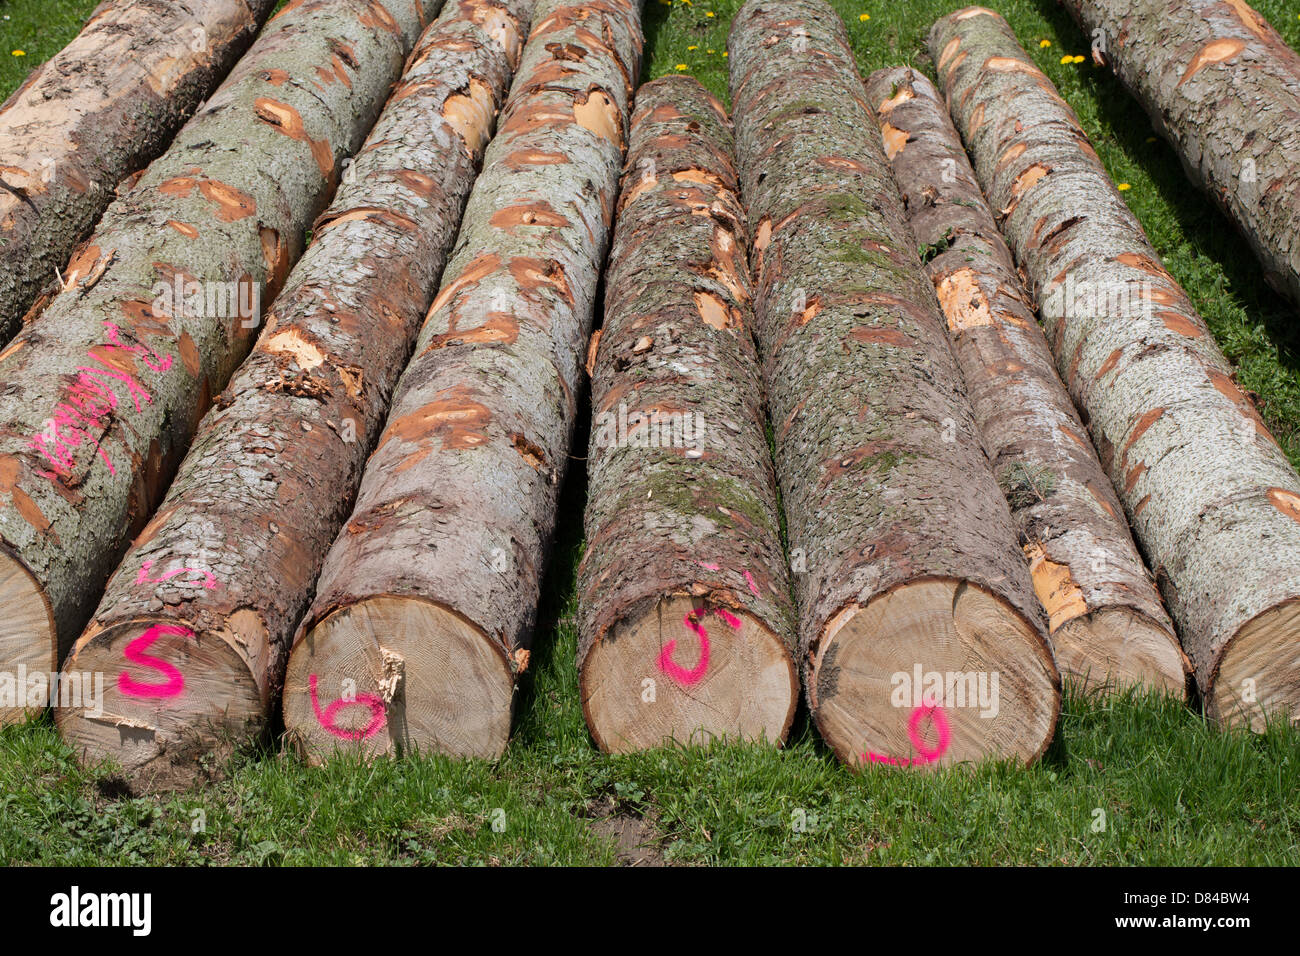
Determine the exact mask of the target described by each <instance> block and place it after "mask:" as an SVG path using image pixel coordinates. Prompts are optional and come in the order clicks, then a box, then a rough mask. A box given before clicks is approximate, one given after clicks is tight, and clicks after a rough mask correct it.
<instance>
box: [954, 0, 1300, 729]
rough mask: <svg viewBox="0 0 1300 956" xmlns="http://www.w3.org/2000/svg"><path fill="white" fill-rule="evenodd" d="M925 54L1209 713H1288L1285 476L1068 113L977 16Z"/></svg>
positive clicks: (1296, 698) (965, 18)
mask: <svg viewBox="0 0 1300 956" xmlns="http://www.w3.org/2000/svg"><path fill="white" fill-rule="evenodd" d="M930 48H931V51H932V53H933V55H934V58H935V63H936V66H937V70H938V75H939V79H940V86H941V88H942V89H943V92H944V95H945V97H946V99H947V102H948V106H949V109H950V110H951V112H952V114H953V117H954V119H955V120H956V125H957V128H958V129H959V130H960V131H961V133H962V137H963V139H964V140H965V143H966V146H967V149H968V150H969V151H970V152H971V154H972V156H973V157H974V160H975V171H976V174H977V175H978V177H979V180H980V183H981V185H982V186H983V188H984V192H985V193H986V195H987V196H988V198H989V201H990V204H991V205H992V207H993V208H994V209H997V210H999V216H1000V217H1001V219H1002V224H1001V225H1002V231H1003V233H1004V234H1005V235H1006V237H1007V240H1008V242H1009V244H1010V246H1011V248H1012V250H1013V252H1014V253H1015V256H1016V259H1017V261H1018V262H1019V265H1020V269H1021V270H1022V271H1023V273H1024V274H1025V276H1026V277H1027V280H1028V287H1029V290H1030V292H1031V293H1032V294H1033V296H1034V297H1035V299H1036V300H1037V301H1038V303H1039V307H1040V310H1041V314H1042V319H1043V324H1044V327H1045V328H1046V332H1047V337H1048V341H1049V343H1050V345H1051V347H1052V351H1053V353H1054V355H1055V357H1056V367H1057V371H1058V372H1059V374H1060V376H1061V378H1062V380H1063V382H1064V383H1065V386H1066V388H1067V390H1068V391H1069V393H1070V396H1071V398H1073V400H1074V403H1075V405H1076V407H1077V408H1078V409H1079V410H1080V412H1081V414H1082V415H1083V417H1084V420H1085V421H1086V422H1087V424H1088V427H1089V429H1090V430H1091V432H1092V438H1093V443H1094V444H1095V445H1096V446H1097V449H1098V451H1099V452H1100V457H1101V461H1102V464H1103V465H1104V466H1105V468H1106V471H1107V474H1108V475H1109V476H1110V478H1111V481H1112V482H1113V483H1114V485H1115V488H1116V490H1117V491H1118V492H1119V495H1120V498H1121V500H1122V501H1123V503H1124V508H1125V510H1126V512H1127V514H1128V518H1129V521H1130V523H1131V525H1132V527H1133V531H1134V535H1135V537H1136V539H1137V541H1138V543H1139V544H1140V545H1141V547H1142V549H1143V551H1144V553H1145V556H1146V558H1147V561H1148V563H1149V564H1150V566H1151V568H1152V569H1153V570H1154V572H1155V576H1156V582H1157V584H1158V585H1159V587H1160V590H1161V592H1162V594H1163V595H1164V598H1165V603H1166V606H1167V607H1168V609H1169V612H1170V615H1171V617H1172V618H1173V620H1174V623H1175V624H1176V625H1177V626H1178V631H1179V634H1180V635H1181V636H1182V640H1183V647H1184V649H1185V650H1186V651H1187V654H1188V656H1189V657H1190V658H1191V662H1192V664H1193V666H1194V668H1195V673H1196V678H1197V681H1198V682H1199V684H1200V689H1201V693H1202V696H1203V698H1204V701H1205V706H1206V710H1207V712H1208V714H1209V715H1210V716H1212V717H1214V718H1216V719H1219V720H1222V721H1225V722H1230V723H1245V724H1249V725H1250V726H1251V727H1253V728H1256V729H1258V728H1261V727H1263V726H1264V724H1265V721H1266V718H1267V716H1269V715H1280V716H1282V717H1283V718H1284V719H1290V720H1293V721H1294V720H1296V719H1297V717H1300V640H1297V637H1298V636H1300V477H1298V476H1297V475H1296V473H1295V471H1294V470H1293V469H1292V468H1291V465H1290V464H1289V463H1288V461H1287V459H1286V456H1285V455H1284V454H1283V453H1282V451H1281V449H1280V448H1279V447H1278V446H1277V443H1276V442H1275V441H1274V440H1273V438H1272V436H1271V435H1270V434H1269V432H1268V429H1267V428H1265V427H1264V424H1263V422H1262V421H1261V420H1260V418H1259V415H1258V413H1257V412H1256V411H1255V409H1254V407H1253V406H1252V404H1251V402H1250V400H1249V399H1248V398H1247V397H1246V396H1245V395H1244V394H1243V393H1242V391H1241V389H1240V388H1238V387H1237V385H1236V383H1235V382H1234V381H1233V378H1232V368H1231V366H1230V365H1229V364H1228V361H1227V360H1226V359H1225V358H1224V357H1223V354H1222V353H1221V352H1220V351H1219V349H1218V347H1217V346H1216V345H1215V343H1214V339H1213V337H1212V336H1211V335H1210V332H1209V329H1208V328H1207V327H1206V325H1205V322H1204V321H1203V320H1202V319H1201V317H1200V316H1199V315H1198V314H1197V312H1196V310H1195V308H1194V307H1193V306H1192V303H1191V301H1190V300H1189V299H1188V297H1187V294H1186V292H1184V291H1183V289H1182V288H1181V287H1179V285H1178V283H1177V282H1175V281H1174V279H1173V277H1172V276H1170V275H1169V273H1168V272H1167V271H1166V270H1165V268H1164V266H1163V265H1161V263H1160V259H1159V256H1158V255H1157V253H1156V251H1155V249H1154V248H1152V246H1151V244H1150V242H1148V240H1147V238H1146V235H1145V234H1144V233H1143V231H1142V227H1141V226H1140V224H1139V223H1138V221H1137V219H1136V218H1135V217H1134V215H1133V214H1132V213H1131V212H1130V211H1129V209H1128V207H1126V206H1125V205H1124V202H1123V200H1122V199H1121V197H1120V194H1119V192H1118V191H1117V190H1116V188H1115V186H1114V184H1113V183H1112V182H1111V180H1110V178H1109V177H1108V176H1107V175H1106V170H1105V169H1104V167H1103V166H1102V164H1101V162H1100V160H1099V159H1098V158H1097V155H1096V153H1095V152H1094V151H1093V149H1092V147H1091V146H1090V145H1089V143H1088V138H1087V136H1086V135H1085V133H1084V131H1083V129H1082V127H1081V126H1080V125H1079V121H1078V119H1077V117H1076V116H1075V115H1074V112H1073V111H1072V110H1071V109H1070V107H1069V106H1068V105H1067V104H1066V103H1065V101H1064V100H1062V99H1061V97H1060V95H1059V94H1058V93H1057V92H1056V90H1055V88H1054V87H1053V86H1052V84H1051V82H1050V81H1049V80H1048V79H1047V77H1046V76H1045V75H1044V74H1043V73H1042V72H1041V71H1040V70H1039V69H1038V68H1037V67H1036V66H1034V64H1033V62H1032V60H1031V59H1030V57H1029V56H1028V54H1026V53H1025V52H1024V50H1023V49H1021V47H1020V45H1019V43H1017V42H1016V38H1015V35H1014V34H1013V33H1012V31H1011V28H1010V27H1009V26H1008V25H1007V24H1006V22H1005V21H1003V20H1002V18H1001V17H999V16H997V14H995V13H993V12H992V11H990V10H986V9H984V8H982V7H972V8H968V9H966V10H963V11H959V12H957V13H954V14H952V15H951V16H948V17H946V18H944V19H942V20H940V21H939V22H938V23H936V24H935V26H934V29H933V30H932V32H931V34H930Z"/></svg>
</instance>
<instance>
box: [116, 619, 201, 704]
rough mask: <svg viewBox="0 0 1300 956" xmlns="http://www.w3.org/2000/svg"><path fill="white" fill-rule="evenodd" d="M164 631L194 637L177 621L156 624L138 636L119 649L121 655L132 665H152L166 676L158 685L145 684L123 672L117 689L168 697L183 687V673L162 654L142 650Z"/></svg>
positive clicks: (142, 694)
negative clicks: (155, 654)
mask: <svg viewBox="0 0 1300 956" xmlns="http://www.w3.org/2000/svg"><path fill="white" fill-rule="evenodd" d="M165 634H179V635H180V636H181V637H194V632H193V631H191V630H190V629H189V628H188V627H182V626H181V625H179V624H155V625H154V626H153V627H151V628H149V630H147V631H145V632H144V633H143V634H141V635H140V636H139V637H137V638H136V639H135V640H134V641H132V642H131V643H130V644H128V645H126V648H125V649H124V650H123V651H122V656H123V657H125V658H126V659H127V660H128V661H130V662H131V663H132V664H139V665H140V666H141V667H151V668H153V669H154V670H156V671H158V672H159V673H160V674H162V675H163V676H164V677H165V678H167V679H166V681H164V682H163V683H161V684H145V683H142V682H141V681H138V680H134V679H133V678H131V677H130V676H129V675H128V674H127V673H126V671H122V672H121V673H120V674H118V675H117V689H118V690H119V691H120V692H121V693H123V694H125V695H126V696H127V697H148V698H167V697H175V696H176V695H178V694H179V693H180V692H181V691H183V690H184V689H185V675H184V674H182V673H181V672H180V671H179V670H177V669H176V668H175V667H174V666H173V665H171V664H169V663H167V662H166V661H165V660H163V659H162V658H161V657H151V656H150V655H148V654H146V653H145V651H146V650H148V649H149V645H151V644H152V643H153V642H154V641H156V640H158V638H160V637H162V636H163V635H165Z"/></svg>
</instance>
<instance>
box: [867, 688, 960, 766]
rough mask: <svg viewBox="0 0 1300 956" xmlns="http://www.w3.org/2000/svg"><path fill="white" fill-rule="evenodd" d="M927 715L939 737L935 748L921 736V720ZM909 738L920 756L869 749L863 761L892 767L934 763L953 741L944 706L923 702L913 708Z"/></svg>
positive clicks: (908, 723) (908, 727)
mask: <svg viewBox="0 0 1300 956" xmlns="http://www.w3.org/2000/svg"><path fill="white" fill-rule="evenodd" d="M926 717H929V718H930V723H931V725H933V727H934V732H935V734H936V735H937V736H938V738H939V740H938V742H937V743H936V744H935V745H934V747H933V748H930V747H927V746H926V745H925V738H924V737H922V736H921V721H923V720H924V719H925V718H926ZM907 739H908V740H909V741H911V743H912V746H913V747H915V748H916V752H917V753H918V754H920V756H919V757H890V756H888V755H886V754H877V753H872V752H870V751H867V752H866V753H864V754H863V755H862V762H863V763H884V764H889V765H890V766H892V767H920V766H923V765H925V764H928V763H934V762H935V761H936V760H938V759H939V758H940V757H942V756H943V755H944V754H945V753H947V752H948V747H949V745H950V744H951V743H952V730H951V728H949V726H948V718H947V716H945V715H944V712H943V708H942V707H940V706H939V705H938V704H922V705H921V706H920V707H917V708H916V709H915V710H913V711H912V716H911V717H909V718H908V720H907Z"/></svg>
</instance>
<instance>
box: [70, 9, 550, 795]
mask: <svg viewBox="0 0 1300 956" xmlns="http://www.w3.org/2000/svg"><path fill="white" fill-rule="evenodd" d="M531 5H532V0H509V2H505V3H503V2H500V0H451V2H449V3H448V4H447V6H446V7H445V8H444V10H443V13H442V16H441V17H440V18H439V19H438V21H437V22H436V23H435V24H433V25H432V26H430V27H429V29H428V30H426V31H425V33H424V35H423V36H422V37H421V38H420V41H419V43H418V44H417V45H416V48H415V51H414V52H413V53H412V55H411V58H410V61H409V63H408V66H407V69H406V71H405V73H404V75H403V77H402V80H401V82H400V83H399V84H398V86H397V88H396V89H395V90H394V91H393V94H392V96H391V97H390V99H389V103H388V106H387V107H386V108H385V109H384V112H383V113H382V115H381V116H380V118H379V121H378V122H377V123H376V124H375V127H374V129H373V130H372V131H371V133H370V136H369V137H368V138H367V141H366V145H365V146H363V147H362V149H361V151H360V152H359V153H358V154H357V157H356V160H355V162H353V163H352V164H351V166H350V167H349V169H348V172H347V174H346V175H345V177H344V181H343V184H342V185H341V186H340V187H339V191H338V194H337V195H336V196H335V198H334V202H333V203H332V204H331V205H330V208H329V209H328V210H326V212H325V213H324V214H323V215H322V216H321V217H320V218H319V219H318V220H317V221H316V223H315V225H314V227H313V232H314V238H313V242H312V245H311V247H310V248H309V249H308V250H307V252H306V253H305V254H304V255H303V257H302V259H301V261H300V262H299V263H298V265H297V266H296V267H295V268H294V271H293V273H292V274H291V275H290V277H289V280H288V283H287V285H286V286H285V289H284V291H283V292H282V293H281V294H280V296H279V298H278V299H276V301H275V303H274V305H273V306H272V308H271V313H270V315H269V317H268V318H267V326H266V330H265V331H264V332H263V334H262V336H261V337H260V338H259V340H258V343H257V345H256V347H255V348H254V349H253V352H252V354H251V355H250V356H249V358H248V360H247V361H245V362H244V364H243V365H242V366H241V367H240V369H239V372H238V373H237V374H236V375H235V378H234V379H233V380H232V382H231V384H230V386H229V387H228V388H227V389H226V391H225V393H224V394H223V395H222V396H221V398H220V400H219V401H218V403H217V408H216V409H214V410H213V412H212V413H211V414H210V415H208V416H207V417H206V418H204V420H203V424H202V426H201V427H200V429H199V433H198V435H197V436H196V438H195V440H194V445H193V446H192V448H191V450H190V453H189V455H188V456H187V457H186V459H185V461H184V463H183V464H182V465H181V468H180V471H179V473H178V474H177V477H176V480H175V481H174V482H173V483H172V486H171V490H170V492H169V493H168V496H167V498H166V500H164V502H163V504H162V506H161V507H160V509H159V511H158V513H157V515H155V517H154V519H153V520H152V521H151V522H150V524H149V526H148V528H147V529H146V530H145V532H144V533H143V534H142V535H141V536H140V537H139V538H138V539H137V540H136V541H135V543H134V546H133V548H132V550H131V551H130V552H129V553H128V554H127V556H126V558H125V559H124V561H123V563H122V565H121V568H120V569H119V571H118V572H117V574H116V575H115V576H114V577H113V579H112V580H111V581H110V582H109V586H108V589H107V592H106V593H105V595H104V599H103V601H102V602H101V603H100V606H99V610H98V611H97V612H96V614H95V617H94V620H93V621H92V623H91V625H90V627H89V628H88V629H87V631H86V633H85V635H83V637H82V638H81V640H80V641H79V642H78V644H77V647H76V649H75V651H74V652H73V654H72V656H71V657H70V658H69V659H68V662H67V663H66V664H65V671H67V672H83V673H84V672H91V673H95V672H100V673H104V674H105V675H107V684H106V687H105V703H104V708H103V709H104V711H105V713H104V714H103V715H100V716H96V717H90V716H87V715H86V714H84V713H83V712H81V711H74V710H65V711H60V712H59V714H58V718H59V727H60V730H61V731H62V732H63V734H64V736H65V737H66V738H67V739H68V740H69V741H71V742H72V743H73V745H74V746H75V747H76V748H77V749H78V751H79V752H81V753H84V754H86V755H87V756H89V757H90V758H91V759H96V760H97V759H99V758H101V757H103V756H112V757H113V758H115V759H116V760H117V762H118V763H119V764H121V765H122V766H123V767H124V768H126V769H127V770H128V771H130V772H132V773H133V774H135V775H136V776H137V777H139V778H146V777H149V778H161V779H164V780H178V781H180V780H184V779H186V778H187V777H188V776H189V775H191V774H192V773H193V772H194V771H195V770H196V769H197V765H196V759H197V758H200V757H206V756H209V755H220V754H223V753H224V752H225V751H227V750H228V749H229V748H231V747H233V746H237V745H239V744H240V743H242V742H244V741H246V740H248V739H249V737H250V736H252V735H253V734H255V733H257V732H258V731H259V730H260V728H261V727H262V726H264V724H265V722H266V719H267V717H268V716H269V713H270V710H271V708H272V706H273V704H274V701H275V700H276V698H277V697H278V691H279V685H280V683H281V681H282V680H283V676H284V662H285V658H286V656H287V654H288V649H289V642H290V639H291V638H292V637H293V630H294V628H295V627H296V626H297V624H298V622H299V620H300V619H301V617H302V614H303V612H304V611H305V610H306V609H307V604H308V603H309V601H310V600H311V595H312V585H313V584H314V583H315V580H316V575H317V574H318V573H319V571H320V567H321V563H322V562H323V561H324V558H325V553H326V551H327V550H328V549H329V546H330V544H331V542H333V540H334V537H335V535H337V534H338V531H339V529H340V528H341V527H342V526H343V522H344V520H345V519H346V518H347V515H348V512H349V511H350V510H351V507H352V501H353V498H354V496H355V495H356V491H357V486H358V485H359V484H360V482H361V473H362V469H363V467H364V465H365V457H366V454H367V453H368V452H369V451H370V449H371V448H372V447H373V445H374V439H375V438H376V437H377V435H378V431H379V428H380V426H381V425H382V424H383V420H384V412H385V411H386V409H387V406H388V400H389V397H390V396H391V395H392V391H393V386H394V384H395V383H396V381H397V377H398V374H399V373H400V371H401V369H402V366H403V365H404V364H405V362H406V360H407V358H408V357H409V356H410V350H411V346H412V345H413V344H414V340H415V336H416V334H417V333H418V332H419V329H420V325H421V322H422V321H423V319H424V314H425V311H426V310H427V309H428V307H429V303H430V302H431V301H432V300H433V295H434V292H435V291H436V289H437V285H438V277H439V275H440V274H441V273H442V267H443V265H444V264H445V263H446V261H447V255H448V253H449V252H450V249H451V244H452V240H453V239H454V238H455V236H456V228H457V226H458V225H459V222H460V214H461V211H462V209H463V208H464V205H465V200H466V197H467V196H468V195H469V191H470V187H471V185H472V184H473V182H474V176H475V172H476V170H477V165H478V162H479V160H480V159H481V158H482V155H483V149H484V147H485V145H486V143H487V141H488V139H489V138H490V137H491V135H492V127H493V122H494V120H495V118H496V113H497V110H498V108H499V107H500V105H501V104H502V103H503V102H504V100H505V95H506V90H507V88H508V87H509V83H510V77H511V75H512V74H513V71H514V66H515V64H516V62H517V61H518V58H519V52H520V48H521V46H522V43H523V37H524V35H525V34H526V33H527V29H528V11H529V9H530V8H531ZM149 635H154V636H155V637H156V641H155V642H152V646H150V647H149V649H148V653H149V655H150V656H151V657H152V658H153V659H154V660H156V661H160V662H161V663H158V664H154V665H152V667H153V671H150V669H149V668H143V669H142V668H141V666H140V665H139V664H138V663H135V662H133V661H132V660H131V656H132V655H131V654H130V653H129V652H128V653H125V654H124V649H129V648H132V647H133V646H137V647H138V646H141V643H140V642H144V643H150V642H149V640H148V636H149ZM169 667H170V668H173V669H174V670H175V672H176V673H178V674H180V675H182V677H183V679H184V681H185V682H186V688H185V690H184V692H181V693H176V694H171V695H167V696H158V694H157V691H156V688H151V689H148V690H145V691H144V692H143V693H142V692H141V689H140V688H139V687H137V686H136V683H137V682H141V681H152V682H154V683H156V682H157V681H158V676H159V675H158V673H157V671H160V670H161V671H163V672H166V669H167V668H169ZM124 679H125V680H124ZM119 725H124V726H125V725H129V726H130V727H132V728H133V729H132V732H131V734H130V735H127V736H124V735H123V734H121V733H120V731H119Z"/></svg>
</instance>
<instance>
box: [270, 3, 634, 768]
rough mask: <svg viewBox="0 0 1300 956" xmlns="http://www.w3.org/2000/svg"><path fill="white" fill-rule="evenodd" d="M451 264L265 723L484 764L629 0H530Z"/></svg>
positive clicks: (522, 632) (551, 503)
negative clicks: (520, 45) (278, 721)
mask: <svg viewBox="0 0 1300 956" xmlns="http://www.w3.org/2000/svg"><path fill="white" fill-rule="evenodd" d="M533 19H534V23H535V25H534V27H533V30H532V33H531V35H530V36H529V39H528V43H527V44H526V45H525V47H524V53H523V57H522V59H521V61H520V67H519V76H518V78H517V79H516V80H515V83H514V86H513V88H512V89H511V93H510V98H509V99H508V101H507V103H506V108H505V110H504V112H503V113H502V118H501V123H500V128H499V130H498V133H497V136H496V138H495V139H494V140H493V141H492V144H491V145H490V146H489V147H488V152H487V156H486V157H485V159H484V167H483V172H482V174H481V175H480V176H479V179H478V182H477V183H475V185H474V190H473V192H472V193H471V194H470V198H469V202H468V204H467V205H466V209H465V218H464V222H463V224H462V226H461V232H460V236H459V237H458V239H457V241H456V247H455V252H454V254H453V256H452V260H451V262H449V263H448V265H447V268H446V270H445V273H444V278H443V281H442V287H441V289H440V290H439V292H438V296H437V298H436V299H435V300H434V303H433V306H432V308H431V310H430V313H429V317H428V319H427V320H426V321H425V325H424V328H423V329H422V330H421V332H420V335H419V338H418V340H417V343H416V349H415V356H414V358H413V359H412V360H411V364H410V365H409V366H407V369H406V371H405V372H404V373H403V375H402V378H401V380H400V381H399V383H398V386H397V393H396V397H395V398H394V402H393V407H392V410H391V411H390V413H389V417H388V423H387V425H386V427H385V429H384V431H383V434H382V435H381V436H380V439H379V443H378V445H377V447H376V448H375V452H374V454H373V455H371V456H370V459H369V461H368V462H367V464H366V473H365V476H364V477H363V479H362V484H361V490H360V493H359V495H358V499H357V505H356V508H355V510H354V511H353V513H352V516H351V518H350V519H349V520H348V522H347V524H346V525H345V527H344V530H343V531H342V533H340V535H339V537H338V538H337V540H336V541H335V542H334V546H333V547H332V548H331V549H330V553H329V555H328V557H327V558H326V560H325V566H324V570H323V571H322V573H321V578H320V582H319V585H318V587H317V594H316V598H315V600H314V602H313V603H312V606H311V609H310V610H309V612H308V614H307V617H306V619H305V620H304V622H303V626H302V627H301V628H300V629H299V632H298V636H297V637H296V638H295V642H294V648H293V653H292V655H291V656H290V660H289V669H288V673H287V675H286V677H285V689H284V719H285V725H286V727H287V729H288V730H289V732H290V734H292V735H293V736H294V737H295V738H296V739H297V740H298V742H299V746H300V749H301V750H302V751H303V752H304V753H305V754H306V755H307V756H308V758H309V759H312V760H319V759H321V758H323V757H325V756H328V755H329V754H330V753H331V752H332V751H333V750H334V749H335V748H344V749H355V750H357V751H360V752H362V753H365V754H368V755H373V754H377V753H385V752H391V751H394V750H398V749H402V750H407V749H419V750H436V751H440V752H445V753H452V754H460V755H474V756H481V757H493V756H497V755H499V754H501V752H502V751H503V750H504V748H505V745H506V741H507V739H508V737H509V733H510V717H511V708H512V702H513V699H514V687H515V675H516V674H517V673H518V672H520V671H522V670H523V669H524V668H525V667H526V666H527V663H528V649H527V648H528V645H529V642H530V640H531V634H530V631H531V628H532V624H533V620H534V616H535V613H536V605H537V599H538V593H539V590H540V583H541V576H542V572H543V570H544V566H545V561H546V555H547V551H548V550H549V542H550V538H551V535H552V531H553V529H554V527H555V520H556V515H555V510H556V502H557V496H558V492H559V489H560V482H561V481H562V479H563V477H564V473H565V469H566V467H567V464H568V457H569V449H570V441H571V435H572V431H573V423H574V418H575V415H576V411H577V402H578V388H579V382H580V379H579V375H580V372H581V369H582V359H583V353H584V346H585V345H586V341H587V336H588V333H589V332H590V331H591V321H592V312H593V305H594V300H595V295H596V286H597V278H598V276H599V273H600V266H601V262H602V260H603V259H604V254H605V249H606V245H607V241H608V234H609V227H610V220H611V218H612V216H613V209H614V201H615V197H616V191H617V186H618V172H619V166H620V164H621V162H622V158H623V148H624V142H625V139H624V137H625V130H626V126H627V111H628V103H629V101H630V100H631V96H632V85H633V83H634V82H635V77H636V76H637V70H638V63H639V58H640V47H641V32H640V5H639V3H638V2H637V0H592V2H585V3H576V4H575V3H565V2H560V0H540V2H539V3H538V4H537V6H536V8H535V9H534V15H533Z"/></svg>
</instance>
